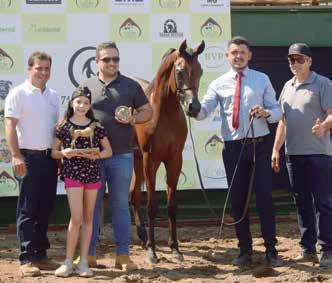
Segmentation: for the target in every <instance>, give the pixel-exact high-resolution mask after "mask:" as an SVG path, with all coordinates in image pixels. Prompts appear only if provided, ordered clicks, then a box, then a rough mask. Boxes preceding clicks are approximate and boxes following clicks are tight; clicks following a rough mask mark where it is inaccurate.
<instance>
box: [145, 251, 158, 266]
mask: <svg viewBox="0 0 332 283" xmlns="http://www.w3.org/2000/svg"><path fill="white" fill-rule="evenodd" d="M158 262H159V259H158V257H157V255H156V253H155V252H153V251H152V250H150V249H149V250H148V263H150V264H157V263H158Z"/></svg>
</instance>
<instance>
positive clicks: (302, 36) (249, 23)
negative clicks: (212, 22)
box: [232, 6, 332, 47]
mask: <svg viewBox="0 0 332 283" xmlns="http://www.w3.org/2000/svg"><path fill="white" fill-rule="evenodd" d="M232 34H233V35H243V36H245V37H247V38H248V39H249V41H250V43H251V45H253V46H288V45H290V44H291V43H293V42H306V43H307V44H309V45H310V46H311V47H330V46H332V7H330V8H329V7H295V8H294V7H271V6H270V7H238V8H232Z"/></svg>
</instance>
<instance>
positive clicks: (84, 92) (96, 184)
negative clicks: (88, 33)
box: [52, 87, 112, 277]
mask: <svg viewBox="0 0 332 283" xmlns="http://www.w3.org/2000/svg"><path fill="white" fill-rule="evenodd" d="M55 136H56V137H55V139H54V142H53V147H52V157H53V158H55V159H59V158H63V167H62V173H61V177H62V178H63V179H64V183H65V188H66V191H67V197H68V203H69V208H70V213H71V218H70V222H69V226H68V232H67V253H66V260H65V262H64V264H63V265H62V266H60V267H59V268H58V269H57V270H56V271H55V275H56V276H60V277H67V276H69V275H70V274H72V273H73V272H74V269H75V271H76V272H77V273H78V274H79V275H80V276H83V277H90V276H92V275H93V274H92V271H91V270H90V269H89V266H88V261H87V255H88V248H89V244H90V239H91V233H92V220H93V211H94V207H95V202H96V197H97V191H98V189H99V188H100V187H101V182H100V179H101V176H100V168H99V161H98V160H97V159H100V158H107V157H110V156H111V155H112V149H111V146H110V143H109V141H108V139H107V137H106V133H105V130H104V128H103V127H101V126H100V125H99V124H98V123H97V122H96V120H95V118H94V115H93V112H92V110H91V93H90V91H89V89H88V88H80V87H79V88H77V89H76V90H75V91H74V93H73V95H72V98H71V100H70V102H69V105H68V109H67V112H66V114H65V118H64V120H63V121H61V122H60V123H59V124H58V125H57V127H56V135H55ZM61 148H62V149H61ZM81 225H82V229H81V245H80V248H81V253H80V262H79V263H78V265H77V266H75V268H74V265H73V256H74V253H75V249H76V245H77V241H78V237H79V231H80V227H81Z"/></svg>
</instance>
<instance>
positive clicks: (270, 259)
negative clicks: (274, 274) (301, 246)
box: [265, 252, 282, 267]
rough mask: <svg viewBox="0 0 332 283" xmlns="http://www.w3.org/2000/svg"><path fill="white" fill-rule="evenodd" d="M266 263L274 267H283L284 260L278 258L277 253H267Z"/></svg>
mask: <svg viewBox="0 0 332 283" xmlns="http://www.w3.org/2000/svg"><path fill="white" fill-rule="evenodd" d="M265 261H266V262H267V264H269V265H271V266H273V267H278V266H282V260H281V259H280V257H279V256H278V253H277V252H267V253H266V254H265Z"/></svg>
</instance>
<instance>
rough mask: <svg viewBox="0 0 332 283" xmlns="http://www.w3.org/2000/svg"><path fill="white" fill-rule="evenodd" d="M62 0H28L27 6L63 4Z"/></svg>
mask: <svg viewBox="0 0 332 283" xmlns="http://www.w3.org/2000/svg"><path fill="white" fill-rule="evenodd" d="M61 2H62V0H26V3H27V4H51V5H53V4H61Z"/></svg>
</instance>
